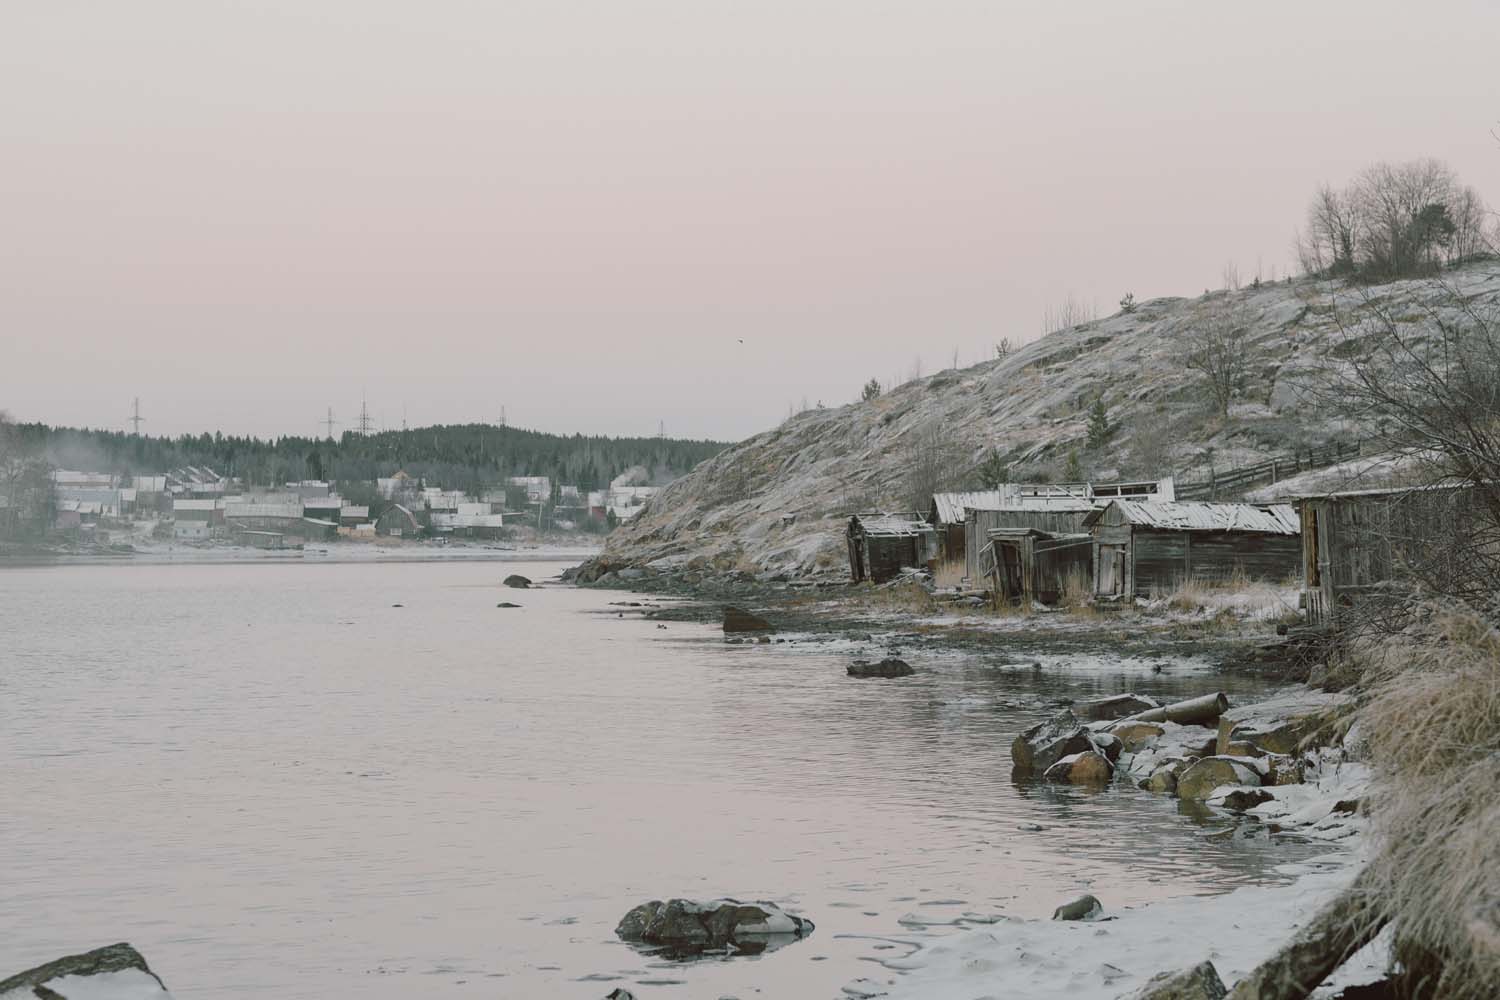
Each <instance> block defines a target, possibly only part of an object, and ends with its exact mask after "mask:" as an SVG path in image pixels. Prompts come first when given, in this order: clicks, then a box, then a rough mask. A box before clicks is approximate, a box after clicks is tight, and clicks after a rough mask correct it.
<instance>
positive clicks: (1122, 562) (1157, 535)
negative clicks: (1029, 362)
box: [1084, 500, 1302, 597]
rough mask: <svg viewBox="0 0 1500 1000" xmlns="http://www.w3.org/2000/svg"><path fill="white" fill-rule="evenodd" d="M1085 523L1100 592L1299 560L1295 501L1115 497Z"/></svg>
mask: <svg viewBox="0 0 1500 1000" xmlns="http://www.w3.org/2000/svg"><path fill="white" fill-rule="evenodd" d="M1084 524H1085V526H1086V527H1087V528H1089V529H1090V530H1091V531H1092V532H1093V536H1094V544H1093V578H1094V593H1096V594H1098V595H1099V596H1101V597H1120V596H1136V597H1150V596H1151V594H1152V592H1153V591H1155V592H1165V591H1170V590H1173V589H1175V588H1176V587H1178V586H1179V585H1181V584H1183V583H1186V582H1189V581H1197V582H1205V583H1214V582H1221V581H1223V580H1227V579H1229V578H1230V577H1231V576H1233V575H1235V574H1236V573H1242V574H1243V575H1245V576H1246V577H1248V578H1250V579H1252V580H1281V579H1285V578H1287V577H1292V576H1295V575H1297V572H1298V569H1299V567H1300V565H1301V559H1302V542H1301V537H1300V536H1301V527H1300V524H1299V522H1298V519H1297V511H1296V510H1295V509H1294V508H1293V507H1292V506H1291V505H1290V504H1248V503H1165V502H1157V501H1138V500H1112V501H1110V503H1109V504H1108V505H1106V506H1104V507H1102V508H1100V509H1099V510H1097V511H1095V512H1093V513H1092V514H1090V515H1088V517H1087V518H1085V521H1084Z"/></svg>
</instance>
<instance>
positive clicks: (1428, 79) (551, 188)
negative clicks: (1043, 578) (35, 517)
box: [0, 0, 1500, 439]
mask: <svg viewBox="0 0 1500 1000" xmlns="http://www.w3.org/2000/svg"><path fill="white" fill-rule="evenodd" d="M1497 40H1500V4H1496V3H1493V2H1492V0H1447V2H1429V3H1425V4H1420V5H1419V4H1412V3H1409V2H1390V0H1320V2H1318V3H1306V2H1295V3H1291V2H1281V0H1267V2H1261V3H1256V4H1222V3H1194V2H1187V0H1180V2H1171V3H1169V2H1164V0H1136V2H1131V3H1120V2H1117V0H1071V2H1069V3H1066V4H1040V3H1035V2H1028V3H1009V2H1003V0H989V2H973V3H970V2H942V0H934V2H930V3H915V2H905V3H888V2H880V0H857V2H842V0H839V2H832V0H797V2H783V0H757V2H754V3H745V2H736V3H727V2H720V0H682V2H674V3H666V2H656V0H631V2H628V3H620V2H587V3H585V2H570V0H542V2H529V0H503V2H495V0H485V2H460V0H433V2H429V3H411V2H410V0H257V2H256V3H254V4H246V3H243V2H230V0H141V2H137V3H129V4H124V3H119V4H99V3H92V2H90V3H83V2H75V0H47V2H45V3H30V4H23V3H16V4H11V5H9V7H8V9H7V11H6V14H5V27H4V30H3V31H0V409H4V410H8V411H10V412H11V414H12V415H13V416H15V417H17V418H19V419H23V420H43V421H47V422H50V423H61V424H70V425H86V426H95V427H110V428H118V429H127V428H128V426H129V424H128V423H127V420H128V418H129V416H130V415H131V408H132V401H133V400H134V399H135V398H137V397H138V398H139V399H140V407H141V414H142V415H143V416H144V417H145V423H144V424H143V425H142V430H143V431H144V432H147V433H153V434H180V433H184V432H200V431H204V430H221V431H223V432H225V433H254V434H258V435H262V436H266V435H277V434H312V433H315V432H320V430H319V427H320V425H319V421H320V420H322V419H323V418H324V417H325V416H326V411H327V410H328V409H329V408H330V407H331V408H332V410H333V413H334V418H335V420H336V421H339V423H337V424H335V428H334V429H335V432H338V431H340V430H344V429H353V428H354V427H355V425H356V421H357V419H358V414H359V410H360V406H361V400H362V399H365V400H367V401H368V407H369V412H370V414H371V417H372V419H373V421H374V423H375V426H377V427H382V426H384V427H400V426H401V424H402V421H403V419H404V420H406V421H407V422H409V423H410V424H411V425H412V426H418V425H424V424H432V423H460V422H473V421H487V422H499V421H500V419H501V415H502V409H503V412H504V416H505V418H506V420H507V421H508V422H509V423H510V424H511V425H514V426H525V427H531V428H536V429H539V430H548V431H555V432H566V433H573V432H583V433H605V434H620V435H637V434H655V433H657V431H658V429H664V430H665V431H666V433H667V434H669V435H672V436H682V437H711V438H719V439H738V438H742V437H745V436H748V435H750V434H752V433H755V432H757V431H759V430H763V429H766V428H768V427H771V426H774V425H775V424H776V423H778V422H779V421H780V420H782V419H783V418H784V417H785V416H786V415H787V413H788V410H789V408H793V407H795V408H801V406H802V405H803V403H804V401H805V402H806V403H808V404H810V405H816V404H817V403H818V402H823V403H826V404H828V405H836V404H841V403H845V402H848V401H849V400H851V399H853V398H856V397H857V396H858V393H859V390H860V387H861V385H862V384H863V383H864V382H866V381H868V380H869V379H870V378H877V379H880V380H881V381H883V382H889V381H891V380H893V379H895V380H904V379H905V378H906V377H908V376H909V375H911V374H912V373H913V371H914V370H916V369H917V368H918V367H919V366H920V369H921V370H922V371H923V372H932V371H934V370H937V369H941V368H946V367H949V366H951V365H952V364H953V360H954V356H955V353H956V355H957V358H958V361H959V363H960V364H963V365H967V364H972V363H975V362H977V361H980V360H983V359H984V358H986V357H991V356H993V353H994V345H995V343H996V342H997V341H999V340H1001V339H1002V338H1009V339H1010V340H1011V341H1013V342H1021V341H1025V340H1029V339H1032V338H1034V337H1036V336H1037V335H1039V334H1040V333H1041V328H1042V322H1043V317H1044V315H1045V314H1046V312H1047V310H1048V309H1049V308H1055V307H1056V306H1058V305H1059V304H1060V303H1062V302H1064V301H1067V300H1068V299H1069V298H1072V299H1075V300H1078V301H1081V302H1084V303H1087V304H1088V305H1090V306H1091V307H1093V308H1096V309H1097V310H1098V311H1099V312H1100V313H1101V314H1108V313H1111V312H1113V311H1115V309H1116V308H1117V305H1116V303H1117V302H1118V300H1119V298H1120V297H1121V296H1122V295H1123V294H1125V293H1126V292H1131V293H1133V294H1134V295H1135V296H1136V298H1137V300H1145V299H1147V298H1151V297H1155V296H1159V295H1197V294H1200V293H1201V292H1202V291H1203V290H1204V289H1205V288H1210V287H1215V288H1216V287H1221V286H1222V285H1223V284H1224V283H1225V281H1224V274H1225V267H1226V264H1228V263H1231V262H1233V263H1234V264H1235V265H1236V267H1237V269H1238V271H1239V273H1240V275H1241V277H1242V279H1244V280H1249V278H1250V277H1252V276H1253V275H1254V274H1255V273H1256V272H1257V269H1259V271H1260V272H1261V273H1262V274H1263V275H1264V276H1265V277H1270V276H1272V275H1273V274H1274V275H1285V274H1286V273H1287V270H1288V268H1289V267H1290V266H1291V265H1292V263H1293V261H1294V254H1293V253H1292V250H1291V245H1292V240H1293V236H1294V231H1295V229H1296V227H1297V225H1298V223H1299V222H1300V220H1301V218H1302V215H1303V212H1304V210H1305V207H1306V204H1307V201H1308V199H1309V197H1310V195H1311V193H1312V192H1313V190H1314V189H1315V188H1316V187H1317V185H1319V184H1320V183H1322V182H1324V181H1331V182H1334V183H1342V182H1343V181H1345V180H1347V179H1348V178H1349V177H1350V176H1351V175H1352V174H1354V173H1355V172H1356V171H1358V170H1359V169H1360V168H1362V167H1363V166H1365V165H1367V164H1368V163H1371V162H1373V161H1377V160H1403V159H1410V158H1415V157H1426V156H1431V157H1437V158H1439V159H1442V160H1445V161H1447V162H1448V163H1449V164H1451V165H1452V166H1453V167H1454V168H1455V169H1456V170H1457V171H1458V173H1459V175H1460V176H1461V177H1462V178H1463V179H1464V180H1466V181H1468V182H1469V183H1471V184H1473V185H1475V186H1476V187H1477V188H1478V189H1479V190H1480V192H1481V193H1482V194H1484V195H1485V196H1486V197H1487V198H1489V199H1492V200H1494V201H1496V202H1500V142H1497V141H1496V139H1495V137H1494V135H1492V130H1494V129H1496V127H1497V122H1500V74H1497V73H1496V72H1495V55H1496V42H1497Z"/></svg>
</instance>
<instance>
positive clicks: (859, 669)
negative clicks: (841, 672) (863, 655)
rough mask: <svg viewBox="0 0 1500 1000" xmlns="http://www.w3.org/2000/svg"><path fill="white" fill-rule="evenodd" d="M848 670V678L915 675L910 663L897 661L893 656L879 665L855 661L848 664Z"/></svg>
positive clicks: (865, 661)
mask: <svg viewBox="0 0 1500 1000" xmlns="http://www.w3.org/2000/svg"><path fill="white" fill-rule="evenodd" d="M848 670H849V676H850V677H910V676H911V675H912V674H914V673H916V671H915V670H913V669H912V667H911V664H910V663H907V662H906V661H905V660H898V659H896V657H894V656H888V657H886V658H885V659H883V660H881V661H880V662H879V663H871V662H870V661H869V660H855V661H854V662H853V663H851V664H849V668H848Z"/></svg>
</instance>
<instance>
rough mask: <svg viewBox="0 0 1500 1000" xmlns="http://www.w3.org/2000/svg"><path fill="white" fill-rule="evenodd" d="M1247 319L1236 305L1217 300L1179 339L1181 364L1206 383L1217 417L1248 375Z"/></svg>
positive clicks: (1207, 305)
mask: <svg viewBox="0 0 1500 1000" xmlns="http://www.w3.org/2000/svg"><path fill="white" fill-rule="evenodd" d="M1249 349H1250V317H1249V314H1248V313H1247V312H1246V311H1245V309H1244V308H1243V307H1242V306H1240V305H1239V304H1237V303H1233V302H1230V301H1229V300H1227V299H1223V298H1218V299H1214V300H1212V301H1210V302H1208V303H1205V304H1204V305H1203V306H1202V307H1200V308H1199V309H1198V311H1197V312H1196V313H1195V314H1194V315H1193V317H1192V319H1191V321H1190V325H1189V327H1188V329H1187V332H1186V333H1185V334H1184V335H1183V338H1182V356H1181V360H1182V364H1183V366H1184V367H1186V368H1187V369H1189V370H1190V371H1195V372H1198V373H1199V374H1201V375H1202V376H1203V377H1204V379H1205V380H1206V381H1207V383H1208V389H1209V392H1210V393H1211V394H1212V396H1213V399H1214V404H1215V406H1216V407H1217V409H1218V411H1219V414H1220V416H1223V417H1226V418H1227V417H1228V416H1229V404H1230V402H1231V401H1233V399H1234V397H1235V394H1236V393H1237V392H1239V390H1240V387H1241V385H1242V384H1243V382H1244V381H1245V377H1246V375H1247V374H1249V370H1250V361H1249Z"/></svg>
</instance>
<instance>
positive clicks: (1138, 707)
mask: <svg viewBox="0 0 1500 1000" xmlns="http://www.w3.org/2000/svg"><path fill="white" fill-rule="evenodd" d="M1160 707H1161V702H1159V701H1157V700H1156V699H1155V698H1147V697H1144V696H1143V695H1138V694H1116V695H1111V696H1109V697H1108V698H1094V699H1092V700H1090V701H1080V702H1078V703H1076V704H1075V705H1074V706H1073V714H1074V715H1076V716H1078V717H1079V718H1080V719H1088V720H1090V721H1093V722H1102V721H1106V720H1109V719H1123V718H1125V717H1126V716H1130V715H1135V714H1136V713H1137V712H1149V711H1150V710H1151V709H1153V708H1160Z"/></svg>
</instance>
